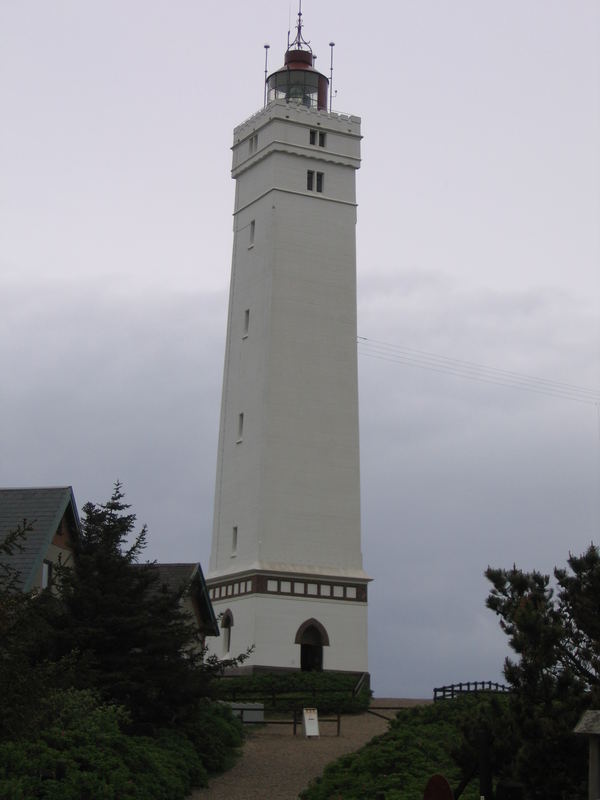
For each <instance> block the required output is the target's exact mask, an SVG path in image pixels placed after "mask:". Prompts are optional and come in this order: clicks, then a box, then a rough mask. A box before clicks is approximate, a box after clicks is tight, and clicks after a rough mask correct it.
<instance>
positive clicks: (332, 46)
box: [329, 42, 335, 114]
mask: <svg viewBox="0 0 600 800" xmlns="http://www.w3.org/2000/svg"><path fill="white" fill-rule="evenodd" d="M329 47H330V48H331V63H330V66H329V113H330V114H331V104H332V102H333V48H334V47H335V42H329Z"/></svg>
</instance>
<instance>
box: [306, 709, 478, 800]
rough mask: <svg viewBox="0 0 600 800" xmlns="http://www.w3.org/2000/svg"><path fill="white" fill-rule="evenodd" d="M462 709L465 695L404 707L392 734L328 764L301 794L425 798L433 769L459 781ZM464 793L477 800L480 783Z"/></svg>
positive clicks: (315, 798) (309, 797) (311, 799)
mask: <svg viewBox="0 0 600 800" xmlns="http://www.w3.org/2000/svg"><path fill="white" fill-rule="evenodd" d="M467 702H470V701H469V700H468V699H467ZM471 702H472V701H471ZM464 712H465V706H464V704H463V700H462V699H459V700H453V701H448V702H445V703H436V704H435V705H429V706H419V707H416V708H411V709H402V710H401V711H400V712H399V713H398V715H397V718H396V719H395V720H394V721H393V722H392V723H391V726H390V730H389V731H388V733H385V734H383V735H382V736H378V737H376V738H374V739H372V740H371V741H370V742H369V743H368V744H367V745H365V747H363V748H362V749H361V750H358V751H357V752H356V753H350V754H349V755H346V756H343V757H342V758H340V759H339V760H338V761H335V762H334V763H333V764H330V765H329V766H328V767H326V768H325V771H324V773H323V775H322V776H321V777H320V778H317V779H316V780H315V781H314V782H313V783H312V784H311V785H310V787H309V788H308V789H305V790H304V792H302V794H301V798H302V799H303V800H330V799H331V798H344V800H367V798H369V800H370V798H374V797H376V796H377V795H378V794H380V795H381V797H383V798H385V800H422V798H423V790H424V788H425V785H426V784H427V781H428V779H429V778H430V777H431V775H433V774H434V773H442V774H443V775H445V776H446V778H447V779H448V781H449V782H450V785H453V786H456V785H458V783H459V782H460V778H461V776H460V770H459V768H458V767H457V766H456V764H455V763H454V761H453V758H452V755H451V754H452V750H453V748H454V746H455V744H456V741H457V739H458V737H459V736H460V733H459V731H460V725H461V720H462V718H463V715H464ZM461 797H462V798H464V800H478V798H479V793H478V784H477V781H472V783H471V784H470V785H469V786H468V787H467V789H466V790H465V792H464V793H463V794H462V795H461Z"/></svg>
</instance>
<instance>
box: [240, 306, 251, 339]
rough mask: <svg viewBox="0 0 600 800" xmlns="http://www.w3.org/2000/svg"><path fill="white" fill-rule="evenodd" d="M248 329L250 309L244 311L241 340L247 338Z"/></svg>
mask: <svg viewBox="0 0 600 800" xmlns="http://www.w3.org/2000/svg"><path fill="white" fill-rule="evenodd" d="M249 329H250V309H249V308H247V309H246V310H245V311H244V333H243V334H242V338H243V339H246V338H248V331H249Z"/></svg>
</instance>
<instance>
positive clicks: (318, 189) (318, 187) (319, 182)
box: [317, 172, 325, 192]
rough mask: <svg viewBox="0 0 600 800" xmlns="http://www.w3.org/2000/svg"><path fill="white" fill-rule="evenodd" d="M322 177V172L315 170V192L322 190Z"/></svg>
mask: <svg viewBox="0 0 600 800" xmlns="http://www.w3.org/2000/svg"><path fill="white" fill-rule="evenodd" d="M324 177H325V176H324V175H323V173H322V172H317V192H322V191H323V183H324Z"/></svg>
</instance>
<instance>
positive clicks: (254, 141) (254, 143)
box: [248, 133, 258, 155]
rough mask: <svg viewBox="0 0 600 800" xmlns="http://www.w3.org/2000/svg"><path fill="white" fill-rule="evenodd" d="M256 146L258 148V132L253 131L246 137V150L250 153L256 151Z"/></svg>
mask: <svg viewBox="0 0 600 800" xmlns="http://www.w3.org/2000/svg"><path fill="white" fill-rule="evenodd" d="M257 148H258V133H255V134H254V135H253V136H251V137H250V138H249V139H248V150H249V152H250V155H252V154H253V153H256V150H257Z"/></svg>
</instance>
